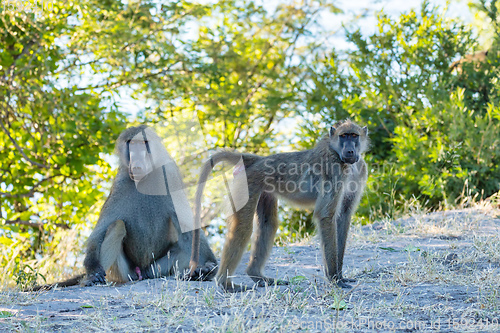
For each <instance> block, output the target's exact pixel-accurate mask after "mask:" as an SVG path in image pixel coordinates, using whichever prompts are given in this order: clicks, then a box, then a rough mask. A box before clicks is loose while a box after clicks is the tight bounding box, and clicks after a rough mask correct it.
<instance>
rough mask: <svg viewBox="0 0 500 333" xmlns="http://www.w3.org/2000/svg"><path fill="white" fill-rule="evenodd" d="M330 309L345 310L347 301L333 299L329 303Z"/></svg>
mask: <svg viewBox="0 0 500 333" xmlns="http://www.w3.org/2000/svg"><path fill="white" fill-rule="evenodd" d="M330 308H331V309H335V310H346V309H347V303H346V301H344V300H343V299H342V300H340V301H337V300H336V301H335V302H334V303H333V304H332V305H330Z"/></svg>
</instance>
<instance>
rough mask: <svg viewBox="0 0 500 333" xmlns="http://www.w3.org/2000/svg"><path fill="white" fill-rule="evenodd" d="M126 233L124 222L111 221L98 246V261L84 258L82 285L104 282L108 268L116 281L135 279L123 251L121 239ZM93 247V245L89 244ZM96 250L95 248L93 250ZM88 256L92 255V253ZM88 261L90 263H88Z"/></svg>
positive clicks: (134, 274) (135, 276)
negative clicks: (84, 274)
mask: <svg viewBox="0 0 500 333" xmlns="http://www.w3.org/2000/svg"><path fill="white" fill-rule="evenodd" d="M126 235H127V231H126V229H125V223H124V222H123V221H122V220H117V221H115V222H113V223H112V224H111V225H110V226H109V227H108V229H107V230H106V234H105V235H104V239H103V241H102V243H101V246H100V247H98V248H99V250H98V252H99V254H98V261H97V263H94V267H92V266H91V265H90V264H92V262H91V261H90V260H89V259H88V258H86V262H85V267H86V269H87V273H88V274H87V277H86V279H85V280H84V282H83V283H84V285H86V286H92V285H94V284H104V283H106V278H105V276H106V272H107V271H108V270H109V271H110V273H111V278H112V279H113V280H115V281H118V282H126V281H128V280H129V279H137V274H136V273H135V272H134V271H133V270H132V269H131V267H130V263H129V260H128V259H127V257H126V256H125V253H124V252H123V245H122V244H123V239H124V238H125V236H126ZM89 248H91V249H93V247H91V246H89ZM95 251H96V252H97V250H95ZM88 257H90V258H91V257H92V254H91V255H89V256H88ZM89 263H90V264H89Z"/></svg>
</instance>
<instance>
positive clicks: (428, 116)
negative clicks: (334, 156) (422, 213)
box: [304, 2, 500, 216]
mask: <svg viewBox="0 0 500 333" xmlns="http://www.w3.org/2000/svg"><path fill="white" fill-rule="evenodd" d="M495 15H496V14H495ZM347 37H348V40H349V41H350V42H352V43H353V44H354V49H353V50H352V51H350V52H348V55H347V58H346V62H347V68H342V67H341V66H340V65H339V64H340V59H339V56H338V55H336V54H335V53H332V54H331V55H330V56H328V57H325V58H324V59H323V60H321V61H320V62H318V63H317V65H316V67H315V68H314V72H313V73H312V74H311V75H312V77H313V80H314V82H315V86H314V87H315V89H314V90H312V91H310V92H309V100H308V110H307V115H309V116H310V115H311V114H312V115H315V114H319V115H321V117H320V118H319V119H321V122H320V121H318V120H316V121H310V122H309V123H308V124H307V125H306V126H305V129H304V131H310V129H313V128H315V127H317V126H321V124H323V123H333V122H335V121H336V120H339V119H343V118H345V117H351V118H353V119H354V120H356V121H359V122H360V123H363V124H368V127H369V129H370V137H371V140H372V147H371V151H370V154H369V155H370V156H368V158H367V159H368V161H369V165H370V166H371V168H372V170H371V171H372V172H371V175H370V179H369V186H368V191H367V195H366V196H365V198H364V199H363V202H362V204H361V208H360V212H361V213H362V214H364V215H369V214H370V213H371V214H373V213H376V214H379V215H386V214H388V215H389V216H393V213H394V211H395V210H401V209H402V208H403V206H404V204H405V202H408V201H409V200H417V202H419V203H420V204H424V205H426V206H428V207H430V208H437V207H439V206H441V205H447V204H451V205H453V204H455V202H456V200H457V199H458V198H463V197H465V196H470V195H472V196H474V195H476V194H478V195H479V196H481V197H485V196H488V195H491V194H493V193H494V192H496V191H498V190H499V184H500V170H499V168H498V166H497V165H498V163H499V159H500V156H499V152H500V151H499V148H498V146H499V145H498V142H499V136H498V133H500V122H499V120H500V118H499V108H498V107H499V105H498V80H497V78H498V68H499V67H498V65H499V63H498V61H499V59H498V56H497V54H498V53H497V52H492V51H490V52H489V57H488V60H487V61H486V62H483V63H477V62H476V63H465V64H463V65H462V66H460V69H459V70H452V69H451V68H450V65H451V64H452V62H453V59H457V58H462V57H464V56H465V54H467V53H470V52H473V51H475V50H476V48H477V42H476V39H475V37H474V36H473V34H472V32H471V31H470V28H468V27H467V26H465V25H464V24H462V23H460V22H459V21H458V20H452V19H446V18H445V17H444V16H443V15H442V14H439V13H438V10H437V8H432V7H431V6H430V5H429V4H428V2H424V3H423V4H422V8H421V11H420V13H418V14H417V12H415V11H410V12H409V13H406V14H402V15H401V16H400V17H399V18H397V19H392V18H390V17H388V16H387V15H386V14H384V13H383V12H382V13H380V15H379V17H378V31H376V32H375V33H374V34H372V35H370V36H367V37H364V36H363V35H362V34H361V33H360V32H359V31H354V32H350V33H348V35H347ZM317 73H319V74H317ZM314 119H318V118H317V117H316V118H314Z"/></svg>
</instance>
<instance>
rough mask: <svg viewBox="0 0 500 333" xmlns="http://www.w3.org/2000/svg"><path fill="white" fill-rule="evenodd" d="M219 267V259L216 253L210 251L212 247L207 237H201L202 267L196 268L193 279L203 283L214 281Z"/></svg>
mask: <svg viewBox="0 0 500 333" xmlns="http://www.w3.org/2000/svg"><path fill="white" fill-rule="evenodd" d="M217 270H218V266H217V259H216V258H215V256H214V253H213V252H212V250H211V249H210V245H209V244H208V241H207V239H206V237H204V236H203V235H201V237H200V266H198V267H197V268H196V270H195V271H194V273H193V274H192V276H191V278H193V279H195V280H201V281H209V280H212V279H213V277H214V276H215V274H217Z"/></svg>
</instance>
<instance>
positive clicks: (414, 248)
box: [403, 245, 420, 252]
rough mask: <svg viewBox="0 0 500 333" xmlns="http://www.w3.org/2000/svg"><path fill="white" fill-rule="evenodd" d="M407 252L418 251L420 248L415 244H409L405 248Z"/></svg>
mask: <svg viewBox="0 0 500 333" xmlns="http://www.w3.org/2000/svg"><path fill="white" fill-rule="evenodd" d="M403 251H405V252H417V251H420V248H418V247H416V246H414V245H408V246H407V247H405V248H404V250H403Z"/></svg>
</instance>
